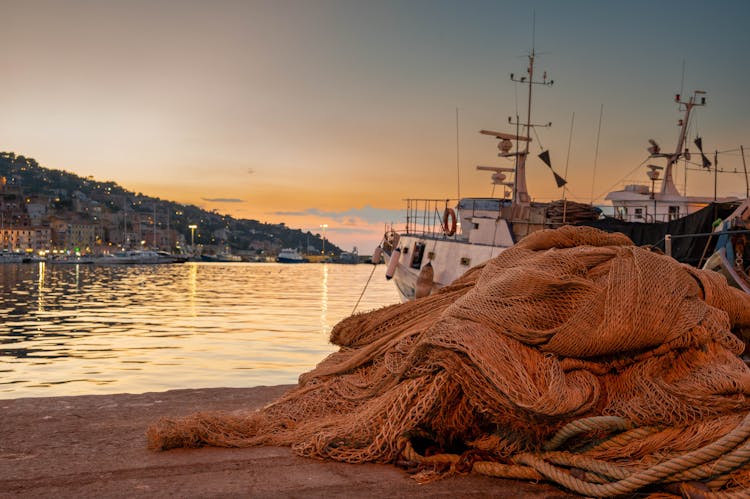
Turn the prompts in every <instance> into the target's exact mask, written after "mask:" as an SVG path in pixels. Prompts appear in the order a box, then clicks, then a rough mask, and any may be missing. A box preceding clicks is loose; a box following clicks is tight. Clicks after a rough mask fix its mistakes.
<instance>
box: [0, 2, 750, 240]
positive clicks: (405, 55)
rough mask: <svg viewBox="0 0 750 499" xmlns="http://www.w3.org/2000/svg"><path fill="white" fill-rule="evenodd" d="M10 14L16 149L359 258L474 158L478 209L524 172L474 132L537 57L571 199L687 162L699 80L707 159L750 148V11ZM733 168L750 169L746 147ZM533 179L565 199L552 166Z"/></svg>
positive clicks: (368, 9) (599, 198)
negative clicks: (667, 157) (654, 153)
mask: <svg viewBox="0 0 750 499" xmlns="http://www.w3.org/2000/svg"><path fill="white" fill-rule="evenodd" d="M533 18H535V19H536V22H535V23H534V22H533V21H532V19H533ZM0 19H2V29H1V30H0V67H2V68H3V70H2V75H3V76H2V78H0V109H2V112H0V150H2V151H13V152H15V153H17V154H23V155H26V156H30V157H33V158H35V159H36V160H37V161H39V163H40V164H41V165H43V166H46V167H49V168H57V169H64V170H67V171H71V172H74V173H76V174H79V175H83V176H88V175H91V176H93V177H94V178H96V179H98V180H114V181H115V182H117V183H119V184H120V185H122V186H123V187H125V188H127V189H130V190H133V191H136V192H142V193H144V194H147V195H152V196H158V197H160V198H162V199H171V200H175V201H178V202H182V203H190V204H195V205H198V206H200V207H202V208H206V209H209V210H211V209H215V210H217V211H218V212H220V213H228V214H231V215H233V216H235V217H239V218H252V219H257V220H260V221H262V222H273V223H278V222H285V223H286V224H287V225H288V226H290V227H292V228H301V229H303V230H311V231H312V232H313V233H315V232H320V228H319V227H320V225H321V224H324V223H325V224H328V229H327V234H326V235H327V237H328V238H329V239H330V240H331V241H333V242H334V243H336V244H338V245H339V246H341V247H342V248H344V249H351V247H352V246H358V247H359V249H360V252H361V253H363V254H369V253H370V252H371V251H372V249H373V248H374V247H375V245H376V244H377V243H378V241H379V239H380V236H381V235H382V232H383V227H384V225H385V224H387V223H390V222H396V223H399V222H401V220H400V219H399V214H398V213H399V209H400V208H401V207H402V205H403V199H405V198H408V197H419V198H454V197H456V196H457V191H458V187H457V176H458V175H457V159H458V165H459V171H460V190H461V195H462V196H466V195H476V196H488V195H489V194H490V192H491V185H490V183H489V177H488V175H486V174H485V173H481V172H476V171H475V166H476V165H497V166H508V165H507V164H505V163H504V161H505V160H502V159H500V158H498V157H497V155H496V154H497V149H496V144H495V141H494V140H493V139H491V138H489V137H486V136H482V135H480V134H479V133H478V131H479V130H480V129H483V128H489V129H494V130H501V131H508V132H512V131H514V130H512V129H510V128H509V126H508V125H507V119H508V116H511V115H515V114H516V113H517V112H518V114H521V115H522V116H524V115H525V111H524V109H525V103H524V99H525V91H524V89H522V88H519V87H517V86H516V85H515V84H513V83H512V82H511V81H510V79H509V74H510V73H516V74H517V75H518V74H522V73H523V72H524V71H525V70H526V65H527V62H526V59H525V56H526V55H527V54H528V53H529V52H530V50H531V48H532V45H533V46H534V48H535V50H536V52H537V53H538V57H537V67H536V69H537V71H538V72H542V71H547V73H548V75H549V77H550V78H552V79H554V81H555V84H554V85H553V86H552V87H550V88H538V89H537V90H536V94H535V100H534V109H533V112H532V119H533V121H535V122H548V121H549V122H552V127H551V128H549V129H540V130H539V131H538V135H539V136H538V138H539V140H536V138H537V137H534V138H535V140H534V142H532V145H531V150H532V152H534V153H538V152H540V150H541V149H540V144H539V142H541V146H543V147H544V148H548V149H549V150H550V152H551V157H552V162H553V166H554V168H555V170H556V171H557V172H558V173H560V174H565V173H566V172H567V178H568V181H569V184H568V187H569V192H568V197H569V198H571V199H574V200H578V201H584V202H589V201H591V200H592V199H593V200H594V201H595V202H603V197H604V195H605V194H606V193H607V192H608V191H609V190H612V189H614V188H619V187H621V185H622V184H623V183H627V182H628V181H638V182H647V178H646V175H645V171H646V167H645V165H644V166H641V167H640V168H639V166H638V165H639V164H641V163H642V162H643V161H644V160H645V159H646V157H647V155H648V153H647V152H646V148H647V147H648V143H647V140H648V139H649V138H653V139H655V140H657V142H659V144H660V145H661V146H662V148H663V149H664V150H671V149H672V148H673V147H674V144H675V140H676V137H677V132H678V130H677V127H676V122H677V119H678V118H679V115H678V111H677V105H676V104H675V103H674V102H673V97H674V94H675V93H677V92H680V89H681V87H682V91H683V95H685V96H687V95H688V94H691V93H692V91H693V90H695V89H700V90H705V91H706V92H707V105H706V107H705V108H699V109H697V110H696V111H695V116H694V118H695V119H694V121H693V125H694V126H693V128H692V130H691V133H690V142H689V143H690V144H692V140H693V138H694V137H695V135H696V133H698V134H700V135H701V136H702V137H703V143H704V148H705V149H706V150H708V151H714V150H718V151H735V150H736V149H737V148H738V147H739V146H740V145H745V146H746V147H750V121H749V117H750V98H749V97H748V95H747V93H748V91H747V88H748V82H750V58H749V57H748V54H750V30H748V29H747V23H748V21H750V2H747V1H744V0H736V1H734V0H718V1H712V2H698V1H671V0H663V1H658V2H652V1H640V0H638V1H620V2H611V1H594V0H591V1H583V0H571V1H555V0H549V1H501V0H497V1H479V0H467V1H458V0H456V1H440V0H408V1H407V0H403V1H399V2H396V1H386V0H378V1H364V0H346V1H344V0H341V1H338V0H335V1H334V0H296V1H289V0H273V1H272V0H265V1H251V0H246V1H229V0H218V1H211V2H209V1H192V0H148V1H145V0H144V1H141V0H128V1H125V0H122V1H107V0H101V1H93V0H65V1H57V0H55V1H36V0H27V1H21V0H19V1H16V0H0ZM683 68H684V71H683ZM683 72H684V77H683ZM457 109H458V145H459V154H458V158H457V151H456V146H457V140H456V138H457V137H456V130H457V127H456V110H457ZM600 112H601V113H602V120H601V131H600V132H598V130H599V117H600ZM574 113H575V119H574V122H573V131H572V141H571V142H569V137H570V135H571V122H572V121H573V114H574ZM597 136H598V137H599V140H598V143H597ZM569 144H570V154H569V156H568V146H569ZM597 146H598V155H595V152H596V151H597ZM693 149H694V148H693ZM748 159H749V160H750V158H748ZM719 161H720V167H723V168H728V169H730V170H733V169H735V168H737V169H738V170H739V171H742V160H741V157H740V155H739V153H738V152H727V153H723V154H721V155H720V156H719ZM675 178H676V181H677V185H678V188H680V189H681V190H682V189H683V184H684V175H683V173H682V170H681V169H680V170H678V171H677V172H676V174H675ZM528 185H529V191H530V194H531V196H532V198H534V199H535V200H538V201H548V200H552V199H560V198H561V197H562V192H561V190H560V189H557V188H556V186H555V183H554V179H553V177H552V175H551V173H550V172H549V170H548V169H547V168H546V167H545V166H544V165H543V164H542V163H541V162H540V161H539V160H537V159H536V158H535V157H533V158H532V159H531V160H530V163H529V166H528ZM687 190H688V192H689V193H690V194H695V195H699V194H705V195H710V194H712V192H713V176H712V175H710V174H706V173H701V172H690V173H688V177H687ZM719 191H720V194H726V195H728V194H740V195H744V192H745V185H744V178H743V177H742V176H741V175H734V174H726V175H719Z"/></svg>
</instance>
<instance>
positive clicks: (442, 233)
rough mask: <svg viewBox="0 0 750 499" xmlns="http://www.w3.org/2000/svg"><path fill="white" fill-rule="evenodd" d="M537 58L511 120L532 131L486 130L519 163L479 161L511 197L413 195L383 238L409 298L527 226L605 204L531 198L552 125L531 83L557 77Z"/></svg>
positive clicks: (558, 221) (590, 214)
mask: <svg viewBox="0 0 750 499" xmlns="http://www.w3.org/2000/svg"><path fill="white" fill-rule="evenodd" d="M534 59H535V54H534V51H533V50H532V52H531V54H530V55H529V66H528V75H527V76H524V77H519V78H515V77H514V75H513V74H511V79H512V80H513V81H515V82H518V83H521V84H522V85H524V86H526V88H527V90H528V108H527V109H528V114H527V116H526V121H525V122H520V121H519V120H516V122H513V120H509V123H510V124H511V125H513V126H514V127H515V128H516V129H519V130H521V129H522V130H524V134H523V135H518V134H512V133H505V132H497V131H492V130H481V132H480V133H481V134H483V135H487V136H490V137H494V138H495V139H497V140H498V141H499V143H498V149H499V150H500V153H499V154H498V156H499V157H501V158H505V159H507V160H510V161H511V162H512V166H511V167H500V166H478V167H477V169H478V170H481V171H488V172H490V173H491V174H492V183H493V194H494V189H495V188H497V189H501V190H502V191H503V197H466V198H462V199H458V200H455V199H454V200H451V199H448V200H446V199H407V201H406V203H407V205H406V225H405V227H404V228H403V229H400V230H396V229H393V228H392V229H390V230H388V231H386V233H385V235H384V237H383V241H382V242H381V244H380V246H379V248H380V250H382V251H380V253H382V255H383V257H384V259H385V261H386V263H387V264H388V268H387V270H386V278H388V279H393V281H394V283H395V284H396V288H397V289H398V292H399V294H400V296H401V299H402V300H403V301H408V300H411V299H414V298H420V297H422V296H426V295H429V294H430V293H431V292H432V291H433V290H435V289H438V288H441V287H443V286H445V285H447V284H450V283H451V282H453V281H454V280H455V279H457V278H458V277H460V276H461V275H462V274H463V273H464V272H466V271H467V270H468V269H469V268H471V267H474V266H476V265H479V264H481V263H483V262H485V261H487V260H489V259H490V258H493V257H495V256H497V255H498V254H500V253H501V252H502V251H504V250H505V249H507V248H509V247H511V246H513V245H514V244H515V243H516V242H517V241H518V240H520V239H521V238H523V237H524V236H526V235H527V234H530V233H532V232H535V231H537V230H540V229H544V228H555V227H559V226H561V225H563V224H566V223H573V222H576V221H583V220H592V219H596V218H598V217H599V211H598V210H596V209H595V208H593V207H592V206H590V205H585V204H581V203H575V202H571V201H555V202H552V203H538V202H533V201H531V196H530V195H529V192H528V189H527V186H526V160H527V158H528V156H529V144H530V143H531V141H532V139H531V132H532V129H533V128H534V127H536V126H548V125H534V124H532V122H531V96H532V92H531V90H532V85H543V86H548V85H551V84H552V81H551V80H547V75H546V73H544V76H543V77H542V79H541V80H538V81H537V80H535V79H534V78H535V75H534ZM514 147H515V151H514V150H513V149H514ZM539 159H541V160H542V162H543V163H544V164H545V165H546V166H547V167H549V168H550V169H551V170H552V166H551V161H550V156H549V152H548V151H542V153H541V154H539ZM552 173H553V175H554V178H555V181H556V182H557V186H558V187H562V186H564V185H565V183H566V181H565V179H563V178H562V177H561V176H560V175H558V174H557V173H555V171H554V170H552ZM511 175H512V178H509V176H511Z"/></svg>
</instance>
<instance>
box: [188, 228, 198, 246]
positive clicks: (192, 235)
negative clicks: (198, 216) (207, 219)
mask: <svg viewBox="0 0 750 499" xmlns="http://www.w3.org/2000/svg"><path fill="white" fill-rule="evenodd" d="M197 228H198V226H197V225H195V224H191V225H188V229H190V246H193V247H195V229H197Z"/></svg>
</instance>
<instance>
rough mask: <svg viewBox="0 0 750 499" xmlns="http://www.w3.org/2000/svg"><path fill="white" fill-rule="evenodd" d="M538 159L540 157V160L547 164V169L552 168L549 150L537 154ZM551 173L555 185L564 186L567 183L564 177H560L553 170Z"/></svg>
mask: <svg viewBox="0 0 750 499" xmlns="http://www.w3.org/2000/svg"><path fill="white" fill-rule="evenodd" d="M539 159H541V160H542V161H544V164H545V165H547V166H549V169H550V170H552V160H550V157H549V151H542V152H541V153H540V154H539ZM552 175H554V176H555V182H557V187H562V186H564V185H565V184H567V183H568V181H567V180H565V179H564V178H562V177H561V176H560V175H558V174H557V173H556V172H555V170H552Z"/></svg>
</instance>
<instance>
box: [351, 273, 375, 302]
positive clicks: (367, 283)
mask: <svg viewBox="0 0 750 499" xmlns="http://www.w3.org/2000/svg"><path fill="white" fill-rule="evenodd" d="M375 267H377V265H375V264H373V265H372V272H370V277H368V278H367V282H366V283H365V287H364V288H362V293H360V295H359V298H357V303H355V304H354V308H353V309H352V314H354V312H355V310H357V307H358V306H359V302H360V301H361V300H362V297H363V296H364V295H365V291H367V286H369V285H370V279H372V275H373V274H374V273H375Z"/></svg>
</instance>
